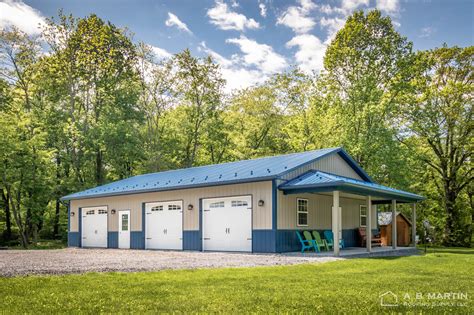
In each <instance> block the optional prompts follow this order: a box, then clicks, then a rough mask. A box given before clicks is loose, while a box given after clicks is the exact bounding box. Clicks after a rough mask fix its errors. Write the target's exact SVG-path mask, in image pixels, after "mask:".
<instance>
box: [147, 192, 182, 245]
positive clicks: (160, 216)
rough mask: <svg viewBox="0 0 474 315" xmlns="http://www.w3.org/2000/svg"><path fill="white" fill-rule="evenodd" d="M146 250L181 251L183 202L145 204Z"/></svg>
mask: <svg viewBox="0 0 474 315" xmlns="http://www.w3.org/2000/svg"><path fill="white" fill-rule="evenodd" d="M145 209H146V211H145V213H146V214H145V215H146V221H145V222H146V248H148V249H178V250H181V249H183V202H182V201H168V202H154V203H147V204H146V206H145Z"/></svg>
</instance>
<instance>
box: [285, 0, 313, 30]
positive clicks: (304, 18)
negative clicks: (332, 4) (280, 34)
mask: <svg viewBox="0 0 474 315" xmlns="http://www.w3.org/2000/svg"><path fill="white" fill-rule="evenodd" d="M316 8H317V6H316V5H315V4H314V3H313V2H312V1H311V0H300V1H299V6H290V7H288V9H286V10H285V11H284V12H283V13H282V14H281V15H280V16H279V17H278V19H277V24H281V25H285V26H287V27H289V28H291V29H292V30H293V31H294V32H296V33H307V32H309V31H310V30H311V29H313V27H314V26H315V25H316V22H315V21H314V19H313V18H312V17H310V16H309V14H310V13H311V11H312V10H314V9H316Z"/></svg>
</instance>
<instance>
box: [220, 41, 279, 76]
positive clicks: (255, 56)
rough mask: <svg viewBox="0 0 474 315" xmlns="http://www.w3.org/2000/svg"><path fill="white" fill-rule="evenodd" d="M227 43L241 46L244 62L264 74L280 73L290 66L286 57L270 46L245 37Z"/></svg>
mask: <svg viewBox="0 0 474 315" xmlns="http://www.w3.org/2000/svg"><path fill="white" fill-rule="evenodd" d="M226 42H227V43H231V44H235V45H237V46H239V48H240V50H241V51H242V53H243V54H244V56H243V60H244V62H245V63H246V64H247V65H253V66H255V67H257V68H258V69H260V70H261V71H262V72H264V73H275V72H280V71H283V70H285V68H286V67H287V66H288V63H287V62H286V59H285V57H283V56H282V55H280V54H278V53H276V52H275V51H274V50H273V48H272V47H271V46H269V45H266V44H259V43H257V42H256V41H254V40H252V39H248V38H247V37H245V36H243V35H241V36H240V38H229V39H227V40H226Z"/></svg>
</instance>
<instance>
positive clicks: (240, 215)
mask: <svg viewBox="0 0 474 315" xmlns="http://www.w3.org/2000/svg"><path fill="white" fill-rule="evenodd" d="M251 238H252V209H251V196H236V197H226V198H212V199H204V200H203V249H204V250H215V251H245V252H251V251H252V239H251Z"/></svg>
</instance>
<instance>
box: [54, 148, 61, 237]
mask: <svg viewBox="0 0 474 315" xmlns="http://www.w3.org/2000/svg"><path fill="white" fill-rule="evenodd" d="M60 167H61V158H60V157H59V154H57V155H56V192H57V196H56V210H55V212H54V222H53V237H57V236H58V234H59V215H60V210H61V206H60V203H59V197H60V196H59V195H60V192H61V189H60V186H61V172H60V171H59V170H60Z"/></svg>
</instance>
